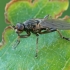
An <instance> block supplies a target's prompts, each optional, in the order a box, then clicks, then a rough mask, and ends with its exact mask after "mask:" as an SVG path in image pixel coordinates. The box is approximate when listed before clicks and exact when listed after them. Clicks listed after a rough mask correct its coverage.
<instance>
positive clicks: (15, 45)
mask: <svg viewBox="0 0 70 70" xmlns="http://www.w3.org/2000/svg"><path fill="white" fill-rule="evenodd" d="M19 43H20V40H17V41H16V42H15V43H14V45H13V49H15V48H16V47H17V46H18V44H19Z"/></svg>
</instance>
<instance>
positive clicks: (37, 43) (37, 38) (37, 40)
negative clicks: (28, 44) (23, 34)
mask: <svg viewBox="0 0 70 70" xmlns="http://www.w3.org/2000/svg"><path fill="white" fill-rule="evenodd" d="M37 56H38V36H37V39H36V55H35V57H37Z"/></svg>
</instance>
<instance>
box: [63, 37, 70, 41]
mask: <svg viewBox="0 0 70 70" xmlns="http://www.w3.org/2000/svg"><path fill="white" fill-rule="evenodd" d="M62 38H63V39H65V40H68V41H70V39H69V38H66V37H62Z"/></svg>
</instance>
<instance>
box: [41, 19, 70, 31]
mask: <svg viewBox="0 0 70 70" xmlns="http://www.w3.org/2000/svg"><path fill="white" fill-rule="evenodd" d="M40 24H41V26H43V27H46V28H47V27H48V28H54V29H59V30H70V23H68V22H66V21H64V20H59V19H47V20H43V21H42V22H41V23H40Z"/></svg>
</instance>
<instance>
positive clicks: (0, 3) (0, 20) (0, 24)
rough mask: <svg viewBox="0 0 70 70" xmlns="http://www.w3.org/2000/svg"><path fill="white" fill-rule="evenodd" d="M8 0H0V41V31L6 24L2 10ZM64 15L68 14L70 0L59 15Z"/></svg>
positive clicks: (0, 35) (69, 14)
mask: <svg viewBox="0 0 70 70" xmlns="http://www.w3.org/2000/svg"><path fill="white" fill-rule="evenodd" d="M9 1H10V0H0V41H1V40H2V33H3V31H4V28H5V27H6V26H7V24H6V23H5V18H4V11H5V5H6V4H7V3H8V2H9ZM65 15H68V16H70V0H69V7H68V10H67V11H65V12H64V13H63V14H62V16H61V17H64V16H65Z"/></svg>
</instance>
